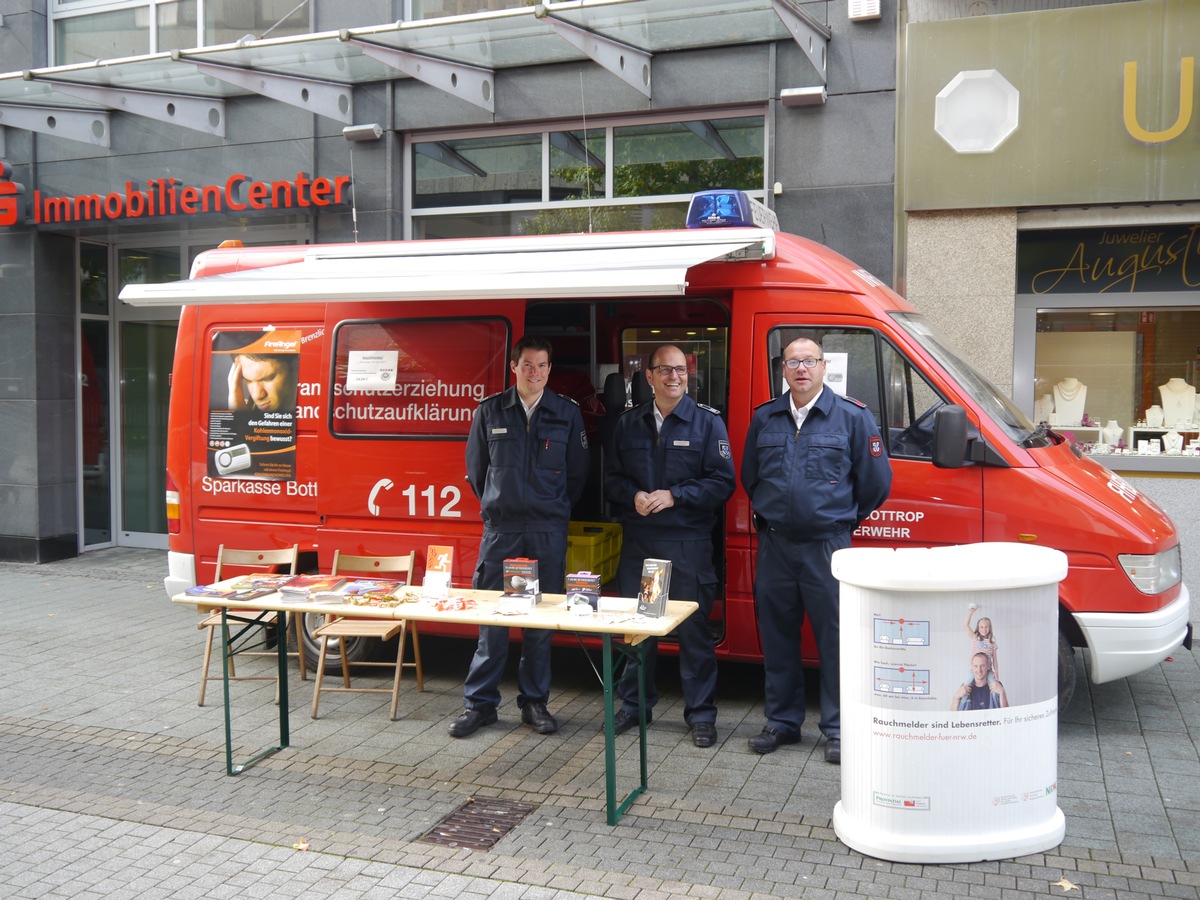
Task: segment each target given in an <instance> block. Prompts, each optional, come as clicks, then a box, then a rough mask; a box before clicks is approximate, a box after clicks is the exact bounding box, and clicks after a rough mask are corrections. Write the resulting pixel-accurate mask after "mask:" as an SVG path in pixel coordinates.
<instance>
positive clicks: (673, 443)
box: [671, 441, 692, 447]
mask: <svg viewBox="0 0 1200 900" xmlns="http://www.w3.org/2000/svg"><path fill="white" fill-rule="evenodd" d="M671 446H672V447H690V446H692V442H691V441H671Z"/></svg>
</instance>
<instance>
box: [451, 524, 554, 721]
mask: <svg viewBox="0 0 1200 900" xmlns="http://www.w3.org/2000/svg"><path fill="white" fill-rule="evenodd" d="M519 557H525V558H526V559H536V560H537V561H538V584H539V585H540V587H541V589H542V592H543V593H550V594H557V593H561V592H562V589H563V582H564V578H565V575H564V573H565V569H566V565H567V529H566V528H565V527H564V528H563V529H562V530H561V531H530V532H518V533H510V532H496V531H491V530H489V529H487V528H485V529H484V531H483V539H482V540H481V541H480V542H479V564H478V565H477V566H476V567H475V577H474V579H472V581H471V586H472V587H474V588H478V589H479V590H484V591H499V590H502V589H503V588H502V585H503V580H504V560H506V559H516V558H519ZM553 636H554V632H552V631H546V630H544V629H535V628H526V629H525V632H524V634H523V635H522V640H521V662H520V665H519V666H518V668H517V689H518V694H517V705H518V706H520V707H522V708H524V706H525V704H527V703H546V702H547V701H548V700H549V699H550V640H551V638H553ZM507 661H508V628H507V627H505V626H503V625H481V626H479V644H478V645H477V646H476V647H475V657H474V658H473V659H472V660H471V668H470V670H469V671H468V672H467V680H466V683H465V684H464V685H463V705H464V706H465V707H466V708H467V709H480V710H488V709H495V708H496V707H497V706H499V705H500V680H501V679H502V678H503V677H504V665H505V663H506V662H507Z"/></svg>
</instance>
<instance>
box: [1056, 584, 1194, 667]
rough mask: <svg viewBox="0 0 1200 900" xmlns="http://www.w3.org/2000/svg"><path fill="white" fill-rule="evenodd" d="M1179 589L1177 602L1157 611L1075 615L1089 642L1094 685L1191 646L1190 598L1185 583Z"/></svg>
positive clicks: (1156, 662) (1084, 636)
mask: <svg viewBox="0 0 1200 900" xmlns="http://www.w3.org/2000/svg"><path fill="white" fill-rule="evenodd" d="M1180 587H1181V590H1180V592H1179V597H1178V598H1176V600H1175V602H1174V603H1172V604H1171V605H1170V606H1165V607H1163V608H1162V609H1158V610H1155V611H1154V612H1149V613H1073V615H1074V617H1075V622H1076V623H1077V624H1078V625H1079V629H1080V630H1081V631H1082V632H1083V639H1084V640H1085V641H1086V642H1087V646H1086V647H1085V648H1084V651H1083V652H1084V653H1085V654H1086V655H1087V660H1088V668H1089V669H1090V670H1091V673H1092V682H1093V683H1094V684H1103V683H1104V682H1106V681H1116V680H1117V679H1118V678H1125V677H1126V676H1128V675H1135V674H1137V673H1138V672H1143V671H1145V670H1146V669H1149V668H1152V667H1153V666H1156V665H1158V664H1159V663H1160V662H1162V661H1163V659H1164V658H1166V657H1167V656H1168V655H1169V654H1170V653H1171V651H1172V650H1174V649H1175V648H1176V647H1179V646H1181V645H1184V644H1185V643H1186V644H1189V645H1190V644H1191V638H1192V626H1191V624H1190V623H1189V621H1188V617H1189V615H1190V614H1191V608H1192V601H1191V595H1190V594H1189V593H1188V589H1187V585H1186V584H1185V585H1181V586H1180Z"/></svg>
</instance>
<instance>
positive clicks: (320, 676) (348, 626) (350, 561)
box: [312, 550, 425, 721]
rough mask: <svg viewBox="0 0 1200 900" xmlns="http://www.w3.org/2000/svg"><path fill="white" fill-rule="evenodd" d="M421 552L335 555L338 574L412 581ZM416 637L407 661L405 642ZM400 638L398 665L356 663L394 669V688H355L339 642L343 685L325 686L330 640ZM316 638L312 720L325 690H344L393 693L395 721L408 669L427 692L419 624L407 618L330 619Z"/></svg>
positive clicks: (334, 559)
mask: <svg viewBox="0 0 1200 900" xmlns="http://www.w3.org/2000/svg"><path fill="white" fill-rule="evenodd" d="M416 558H417V553H416V551H415V550H414V551H413V552H411V553H409V554H408V555H407V556H350V555H349V554H343V553H342V552H341V551H340V550H337V551H334V554H333V572H332V574H334V575H346V574H355V575H367V576H377V577H380V578H387V577H392V576H396V575H402V576H403V577H404V579H405V580H406V581H411V580H412V574H413V566H414V565H415V563H416ZM408 634H412V648H413V661H412V662H405V661H404V640H405V637H406V636H407V635H408ZM397 635H399V640H398V641H397V645H396V660H395V662H391V661H386V662H373V661H367V662H356V663H355V664H354V665H356V666H386V667H394V668H395V670H396V672H395V676H394V677H393V678H392V686H391V687H390V688H369V687H352V686H351V684H350V662H349V660H347V659H346V642H345V640H339V641H338V652H339V653H340V654H341V658H342V686H341V687H324V682H325V657H326V655H327V654H328V652H329V639H330V638H340V639H344V638H349V637H376V638H379V639H380V640H381V641H386V640H388V639H390V638H393V637H395V636H397ZM313 637H317V638H320V639H321V656H320V658H319V659H318V660H317V677H316V682H315V684H314V685H313V702H312V717H313V718H314V719H315V718H316V717H317V706H318V705H319V704H320V702H321V691H322V690H326V691H341V692H352V693H362V694H389V693H390V694H391V695H392V708H391V718H392V721H395V719H396V705H397V704H398V703H399V701H400V676H401V675H402V674H403V673H404V670H405V669H415V670H416V672H417V690H418V691H422V692H423V691H424V690H425V676H424V673H423V672H422V671H421V642H420V635H419V634H418V632H417V623H416V622H408V621H406V620H404V619H400V620H398V621H397V620H395V619H355V618H352V617H345V616H329V617H328V618H327V621H326V623H325V624H324V625H322V626H321V627H320V628H318V629H316V630H315V631H314V632H313Z"/></svg>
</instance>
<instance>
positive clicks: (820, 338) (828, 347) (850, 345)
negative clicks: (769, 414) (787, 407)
mask: <svg viewBox="0 0 1200 900" xmlns="http://www.w3.org/2000/svg"><path fill="white" fill-rule="evenodd" d="M801 337H805V338H809V339H811V340H814V341H816V342H817V343H818V344H820V345H821V349H822V351H823V354H824V356H825V386H826V387H828V388H829V389H830V390H832V391H833V392H834V393H837V394H841V395H842V396H844V397H845V396H849V397H853V398H854V399H855V400H861V401H862V402H863V403H865V404H866V406H867V408H868V409H869V410H871V414H872V415H873V416H875V421H877V422H882V421H883V420H884V418H883V414H882V403H881V400H880V395H879V385H880V378H879V360H878V357H877V354H876V350H875V347H876V344H877V343H878V342H879V335H878V334H877V333H876V332H874V331H872V330H870V329H867V328H828V327H823V326H817V325H814V326H813V327H803V326H795V327H792V326H789V327H785V328H776V329H774V330H772V331H771V333H770V336H769V338H768V352H769V353H770V357H771V385H772V394H773V396H776V397H778V396H781V395H783V394H785V393H786V392H787V389H788V386H787V380H786V379H785V378H784V377H783V351H784V350H785V349H786V348H787V345H788V344H790V343H791V342H792V341H794V340H796V338H801Z"/></svg>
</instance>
